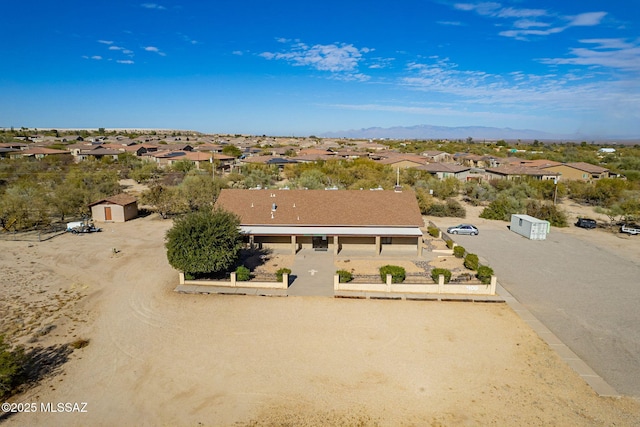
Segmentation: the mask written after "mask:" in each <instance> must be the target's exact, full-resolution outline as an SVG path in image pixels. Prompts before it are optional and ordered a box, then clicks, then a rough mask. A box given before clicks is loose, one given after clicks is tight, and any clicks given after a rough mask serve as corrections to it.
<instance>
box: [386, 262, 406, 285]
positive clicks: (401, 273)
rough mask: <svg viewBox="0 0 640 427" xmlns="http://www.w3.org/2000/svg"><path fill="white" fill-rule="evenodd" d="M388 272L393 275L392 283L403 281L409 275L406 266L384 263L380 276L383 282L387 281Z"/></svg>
mask: <svg viewBox="0 0 640 427" xmlns="http://www.w3.org/2000/svg"><path fill="white" fill-rule="evenodd" d="M387 274H390V275H391V283H402V282H404V279H405V277H407V272H406V271H405V269H404V267H400V266H398V265H384V266H382V267H380V278H381V279H382V281H383V282H386V281H387Z"/></svg>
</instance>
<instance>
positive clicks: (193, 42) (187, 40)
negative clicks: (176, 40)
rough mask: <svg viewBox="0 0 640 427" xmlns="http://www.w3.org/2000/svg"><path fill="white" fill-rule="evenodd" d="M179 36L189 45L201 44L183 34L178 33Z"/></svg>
mask: <svg viewBox="0 0 640 427" xmlns="http://www.w3.org/2000/svg"><path fill="white" fill-rule="evenodd" d="M178 36H180V38H181V39H182V40H183V41H185V42H187V43H189V44H200V42H199V41H198V40H194V39H192V38H191V37H189V36H187V35H186V34H182V33H178Z"/></svg>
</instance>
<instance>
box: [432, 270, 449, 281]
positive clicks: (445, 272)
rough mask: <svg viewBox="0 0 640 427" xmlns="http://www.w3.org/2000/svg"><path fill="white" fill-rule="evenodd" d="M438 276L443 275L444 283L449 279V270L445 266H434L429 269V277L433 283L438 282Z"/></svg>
mask: <svg viewBox="0 0 640 427" xmlns="http://www.w3.org/2000/svg"><path fill="white" fill-rule="evenodd" d="M439 276H444V283H449V281H450V280H451V271H449V270H447V269H446V268H434V269H433V270H431V279H433V281H434V282H435V283H438V277H439Z"/></svg>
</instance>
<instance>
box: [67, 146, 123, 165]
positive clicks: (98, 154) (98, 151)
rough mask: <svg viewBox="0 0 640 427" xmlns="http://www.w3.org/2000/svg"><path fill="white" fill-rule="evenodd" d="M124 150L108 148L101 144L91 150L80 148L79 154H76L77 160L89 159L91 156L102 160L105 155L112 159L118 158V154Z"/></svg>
mask: <svg viewBox="0 0 640 427" xmlns="http://www.w3.org/2000/svg"><path fill="white" fill-rule="evenodd" d="M123 152H124V151H120V150H119V149H113V148H106V147H104V146H102V145H99V146H97V147H95V148H92V149H89V150H79V151H78V152H77V153H78V154H76V161H82V160H88V159H91V158H93V159H96V160H101V159H103V158H105V157H108V158H111V159H112V160H118V156H119V155H120V154H122V153H123Z"/></svg>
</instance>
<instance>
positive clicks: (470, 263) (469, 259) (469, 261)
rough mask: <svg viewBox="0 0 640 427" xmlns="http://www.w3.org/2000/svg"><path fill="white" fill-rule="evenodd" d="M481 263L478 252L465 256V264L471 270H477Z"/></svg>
mask: <svg viewBox="0 0 640 427" xmlns="http://www.w3.org/2000/svg"><path fill="white" fill-rule="evenodd" d="M479 263H480V260H479V259H478V255H476V254H467V256H466V257H464V266H465V267H467V268H468V269H469V270H477V269H478V264H479Z"/></svg>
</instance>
